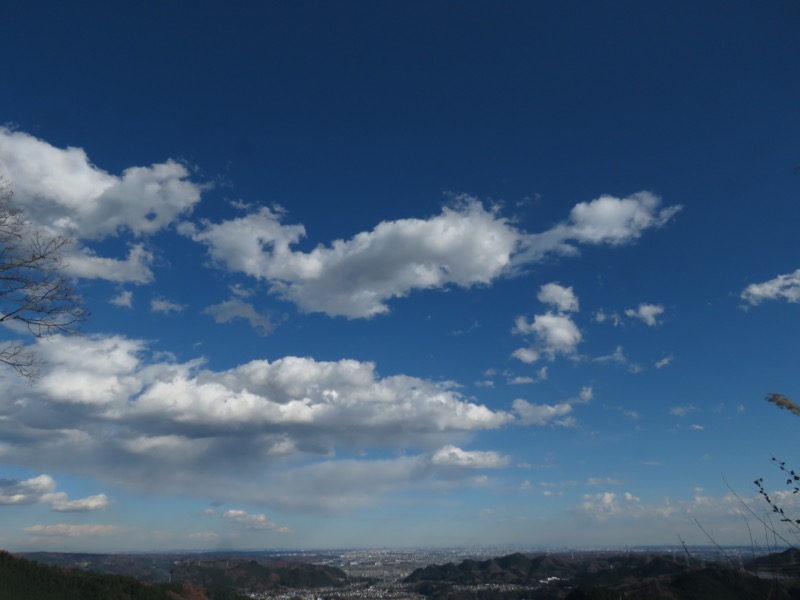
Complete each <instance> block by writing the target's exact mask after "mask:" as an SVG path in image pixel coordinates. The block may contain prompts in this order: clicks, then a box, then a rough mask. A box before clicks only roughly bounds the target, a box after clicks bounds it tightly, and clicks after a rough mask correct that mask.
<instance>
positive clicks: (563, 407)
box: [513, 398, 573, 425]
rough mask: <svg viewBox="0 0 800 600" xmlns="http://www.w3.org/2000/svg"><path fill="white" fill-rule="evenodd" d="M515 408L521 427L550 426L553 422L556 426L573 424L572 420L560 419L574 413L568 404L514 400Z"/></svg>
mask: <svg viewBox="0 0 800 600" xmlns="http://www.w3.org/2000/svg"><path fill="white" fill-rule="evenodd" d="M513 407H514V411H515V412H516V413H517V414H518V415H519V419H520V420H519V423H520V425H548V424H549V423H550V422H551V421H555V424H556V425H572V423H573V421H571V420H564V419H559V418H560V417H565V416H566V415H568V414H569V413H571V412H572V405H571V404H569V403H568V402H562V403H560V404H555V405H550V404H531V403H530V402H528V401H527V400H522V399H521V398H518V399H517V400H514V403H513ZM557 419H559V420H557Z"/></svg>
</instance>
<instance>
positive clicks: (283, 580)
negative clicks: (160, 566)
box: [172, 558, 348, 592]
mask: <svg viewBox="0 0 800 600" xmlns="http://www.w3.org/2000/svg"><path fill="white" fill-rule="evenodd" d="M172 581H173V583H175V582H177V583H188V584H193V585H198V586H202V587H204V588H206V589H211V590H221V589H236V590H246V591H249V592H265V591H277V590H281V589H284V588H305V589H316V588H323V587H342V586H343V585H345V584H346V583H347V581H348V577H347V574H346V573H345V572H344V571H342V570H341V569H337V568H335V567H329V566H320V565H313V564H309V563H300V562H286V561H283V562H276V563H275V564H262V563H261V562H259V561H256V560H246V559H237V558H217V559H211V560H205V561H194V562H192V561H186V562H182V563H181V564H178V565H176V566H175V567H174V568H173V569H172Z"/></svg>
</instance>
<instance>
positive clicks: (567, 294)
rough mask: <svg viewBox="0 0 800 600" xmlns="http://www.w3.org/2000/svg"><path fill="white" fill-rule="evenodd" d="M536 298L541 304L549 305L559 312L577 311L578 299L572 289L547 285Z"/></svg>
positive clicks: (555, 284) (553, 284)
mask: <svg viewBox="0 0 800 600" xmlns="http://www.w3.org/2000/svg"><path fill="white" fill-rule="evenodd" d="M536 298H537V299H538V300H539V302H541V303H543V304H551V305H552V306H553V307H555V308H556V309H557V310H558V311H559V312H575V311H577V310H578V298H577V296H575V293H574V292H573V291H572V287H564V286H562V285H559V284H558V283H547V284H545V285H543V286H542V287H541V289H540V290H539V294H538V295H537V296H536Z"/></svg>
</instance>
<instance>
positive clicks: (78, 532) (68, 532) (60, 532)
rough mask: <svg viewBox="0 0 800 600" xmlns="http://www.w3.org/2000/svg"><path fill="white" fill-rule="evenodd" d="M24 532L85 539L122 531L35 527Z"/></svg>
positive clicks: (111, 527)
mask: <svg viewBox="0 0 800 600" xmlns="http://www.w3.org/2000/svg"><path fill="white" fill-rule="evenodd" d="M24 531H27V532H28V533H31V534H35V535H44V536H53V537H85V536H95V535H110V534H114V533H117V532H119V531H120V528H119V527H117V526H116V525H67V524H64V523H59V524H56V525H33V526H31V527H26V528H25V529H24Z"/></svg>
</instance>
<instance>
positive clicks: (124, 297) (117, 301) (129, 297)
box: [108, 290, 133, 308]
mask: <svg viewBox="0 0 800 600" xmlns="http://www.w3.org/2000/svg"><path fill="white" fill-rule="evenodd" d="M108 302H109V303H110V304H113V305H114V306H119V307H121V308H133V292H132V291H130V290H123V291H121V292H120V293H119V295H118V296H114V297H113V298H112V299H111V300H109V301H108Z"/></svg>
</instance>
